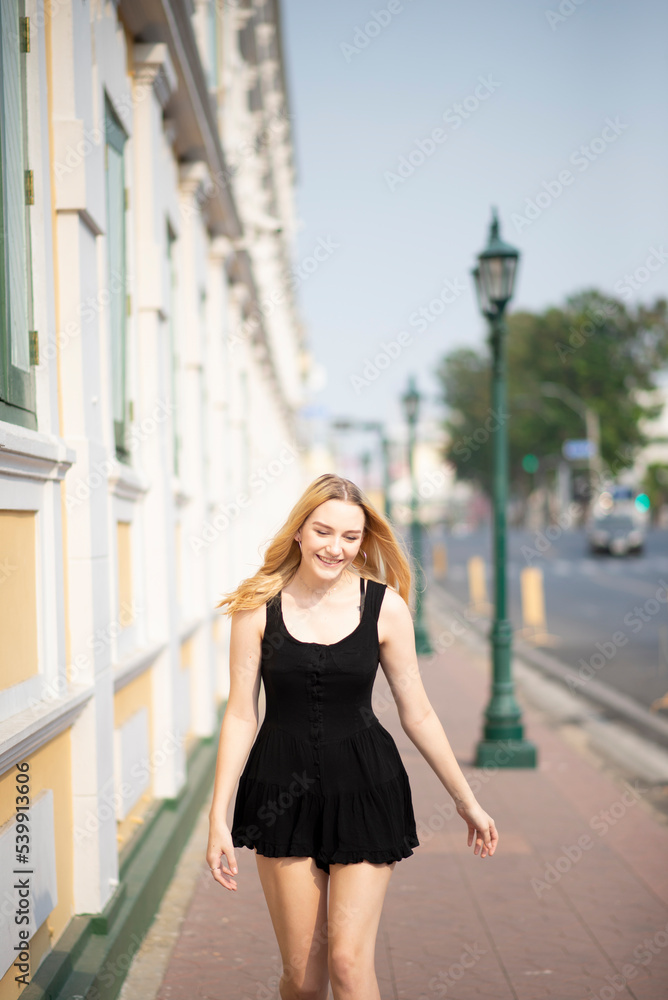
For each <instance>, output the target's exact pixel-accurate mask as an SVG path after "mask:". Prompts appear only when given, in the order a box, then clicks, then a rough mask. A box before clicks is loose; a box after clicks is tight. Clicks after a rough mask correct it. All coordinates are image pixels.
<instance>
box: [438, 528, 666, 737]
mask: <svg viewBox="0 0 668 1000" xmlns="http://www.w3.org/2000/svg"><path fill="white" fill-rule="evenodd" d="M556 530H558V529H556ZM435 542H442V543H444V544H445V546H446V551H447V560H448V570H447V576H446V578H445V580H444V581H442V582H438V583H437V582H435V581H433V579H432V578H431V577H432V574H431V568H432V565H433V562H432V559H433V555H432V549H433V544H434V543H435ZM541 549H542V550H543V551H540V550H541ZM473 555H480V556H482V557H483V559H484V560H485V567H486V576H487V594H488V597H489V599H490V600H493V580H492V562H491V560H492V540H491V532H490V530H489V528H485V529H481V530H479V531H476V532H474V533H472V534H469V535H466V536H463V537H453V536H451V535H448V534H447V533H446V532H445V531H444V530H443V529H442V528H438V529H436V528H430V529H427V530H425V534H424V563H425V568H426V571H427V573H428V576H429V578H430V582H431V585H432V586H443V587H445V589H446V590H447V591H449V592H450V593H451V594H452V595H453V596H455V597H456V598H458V599H459V600H460V601H462V602H463V603H464V604H468V601H469V590H468V572H467V562H468V559H469V558H470V557H471V556H473ZM507 557H508V608H509V617H510V620H511V622H512V624H513V628H514V629H516V630H518V629H520V628H521V627H522V624H523V622H522V610H521V600H520V597H521V590H520V573H521V571H522V569H523V568H524V567H525V566H537V567H539V568H540V569H541V570H542V573H543V588H544V596H545V612H546V623H547V631H548V632H549V633H550V634H551V635H554V636H556V637H558V638H557V642H558V645H555V646H552V647H545V648H546V649H547V650H548V651H549V652H550V653H551V655H553V656H556V657H557V658H558V659H560V660H561V661H562V662H564V663H566V664H568V665H569V666H570V667H572V668H573V669H575V670H576V671H580V670H581V671H583V673H582V676H587V675H589V676H595V677H596V678H597V680H599V681H602V682H604V683H607V684H609V685H610V686H611V687H614V688H616V689H617V690H618V691H622V692H624V693H625V694H627V695H629V696H630V697H632V698H634V699H635V700H636V701H638V702H639V703H640V704H642V705H644V706H645V707H649V706H650V705H651V703H652V702H653V701H655V699H658V698H661V697H662V696H663V695H666V694H667V693H668V531H666V530H650V531H648V532H647V539H646V545H645V551H644V553H643V554H642V555H641V556H622V557H619V556H608V555H601V556H593V555H590V554H589V552H588V548H587V544H586V538H585V533H584V531H583V530H570V531H563V532H560V533H559V537H557V538H554V540H549V539H548V538H546V536H545V535H544V534H541V533H530V532H526V531H520V530H510V531H509V534H508V553H507ZM666 700H667V702H668V698H667V699H666ZM660 714H661V716H662V717H668V705H666V707H665V708H662V709H661V711H660Z"/></svg>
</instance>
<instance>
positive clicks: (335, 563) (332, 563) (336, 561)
mask: <svg viewBox="0 0 668 1000" xmlns="http://www.w3.org/2000/svg"><path fill="white" fill-rule="evenodd" d="M316 555H318V554H317V552H316ZM318 559H319V560H320V562H321V563H324V564H325V566H338V564H339V563H340V562H343V560H342V559H331V560H329V559H323V557H322V556H318Z"/></svg>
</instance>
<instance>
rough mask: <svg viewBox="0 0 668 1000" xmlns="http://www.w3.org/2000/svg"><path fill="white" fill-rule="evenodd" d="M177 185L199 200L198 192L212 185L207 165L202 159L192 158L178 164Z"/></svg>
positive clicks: (184, 192)
mask: <svg viewBox="0 0 668 1000" xmlns="http://www.w3.org/2000/svg"><path fill="white" fill-rule="evenodd" d="M179 187H180V189H181V192H182V193H183V194H185V195H187V196H189V197H191V198H192V199H193V201H199V198H200V193H204V191H205V189H206V188H211V187H213V183H212V181H211V174H210V173H209V167H208V166H207V164H206V162H205V161H204V160H193V161H191V162H189V163H180V164H179Z"/></svg>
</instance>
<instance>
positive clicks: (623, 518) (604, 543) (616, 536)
mask: <svg viewBox="0 0 668 1000" xmlns="http://www.w3.org/2000/svg"><path fill="white" fill-rule="evenodd" d="M587 539H588V542H589V551H590V552H591V553H593V554H596V553H598V552H609V553H611V555H620V556H621V555H627V554H628V553H630V552H633V553H635V554H636V555H640V553H641V552H642V551H643V548H644V544H645V535H644V531H643V529H642V528H641V527H640V526H639V525H638V524H637V522H636V521H634V519H633V518H632V517H631V515H630V514H606V515H605V516H603V517H596V518H594V520H593V521H592V522H591V524H590V526H589V530H588V532H587Z"/></svg>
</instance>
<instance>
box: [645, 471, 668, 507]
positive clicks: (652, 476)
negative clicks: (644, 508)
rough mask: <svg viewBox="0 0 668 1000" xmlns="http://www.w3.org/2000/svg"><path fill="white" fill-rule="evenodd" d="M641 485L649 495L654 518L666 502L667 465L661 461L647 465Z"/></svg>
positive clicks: (667, 502) (667, 497)
mask: <svg viewBox="0 0 668 1000" xmlns="http://www.w3.org/2000/svg"><path fill="white" fill-rule="evenodd" d="M641 487H642V489H643V490H644V491H645V493H646V494H647V496H648V497H649V501H650V505H651V506H650V513H651V515H652V519H653V520H656V517H657V515H658V513H659V510H660V509H661V507H663V506H664V504H668V465H665V464H664V463H663V462H652V463H651V464H650V465H648V466H647V468H646V469H645V475H644V478H643V481H642V483H641Z"/></svg>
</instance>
